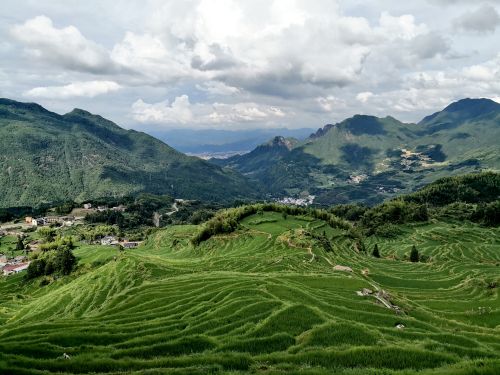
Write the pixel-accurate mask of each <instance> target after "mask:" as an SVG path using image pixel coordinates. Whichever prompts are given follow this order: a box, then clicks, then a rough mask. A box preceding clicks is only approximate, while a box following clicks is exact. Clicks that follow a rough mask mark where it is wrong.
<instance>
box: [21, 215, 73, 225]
mask: <svg viewBox="0 0 500 375" xmlns="http://www.w3.org/2000/svg"><path fill="white" fill-rule="evenodd" d="M24 222H25V223H26V224H30V225H33V226H34V227H41V226H44V225H50V224H61V225H64V226H67V227H70V226H72V225H73V224H74V223H75V217H74V216H44V217H38V218H34V217H31V216H26V217H25V218H24Z"/></svg>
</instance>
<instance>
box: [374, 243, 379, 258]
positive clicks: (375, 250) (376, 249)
mask: <svg viewBox="0 0 500 375" xmlns="http://www.w3.org/2000/svg"><path fill="white" fill-rule="evenodd" d="M372 255H373V256H374V257H375V258H380V252H379V251H378V245H377V244H375V246H374V247H373V252H372Z"/></svg>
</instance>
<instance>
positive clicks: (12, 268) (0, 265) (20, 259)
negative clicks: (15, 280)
mask: <svg viewBox="0 0 500 375" xmlns="http://www.w3.org/2000/svg"><path fill="white" fill-rule="evenodd" d="M29 265H30V262H29V261H28V257H26V256H24V255H19V256H17V257H14V258H9V257H7V256H6V255H4V254H0V271H2V273H3V275H4V276H9V275H13V274H16V273H19V272H22V271H24V270H26V269H28V266H29Z"/></svg>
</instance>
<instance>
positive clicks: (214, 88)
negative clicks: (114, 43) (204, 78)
mask: <svg viewBox="0 0 500 375" xmlns="http://www.w3.org/2000/svg"><path fill="white" fill-rule="evenodd" d="M196 88H197V89H198V90H200V91H205V92H208V93H209V94H212V95H234V94H239V93H240V92H241V91H240V89H238V88H237V87H232V86H227V85H226V84H224V83H222V82H218V81H208V82H205V83H203V84H201V85H200V84H197V85H196Z"/></svg>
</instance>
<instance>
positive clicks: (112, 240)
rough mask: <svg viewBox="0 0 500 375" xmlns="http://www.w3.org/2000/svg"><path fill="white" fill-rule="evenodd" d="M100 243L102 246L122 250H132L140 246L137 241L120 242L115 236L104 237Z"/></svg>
mask: <svg viewBox="0 0 500 375" xmlns="http://www.w3.org/2000/svg"><path fill="white" fill-rule="evenodd" d="M100 243H101V245H104V246H123V248H124V249H133V248H135V247H138V246H139V245H140V244H141V243H140V242H138V241H126V240H125V241H120V240H119V238H117V237H115V236H105V237H103V238H101V240H100Z"/></svg>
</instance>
